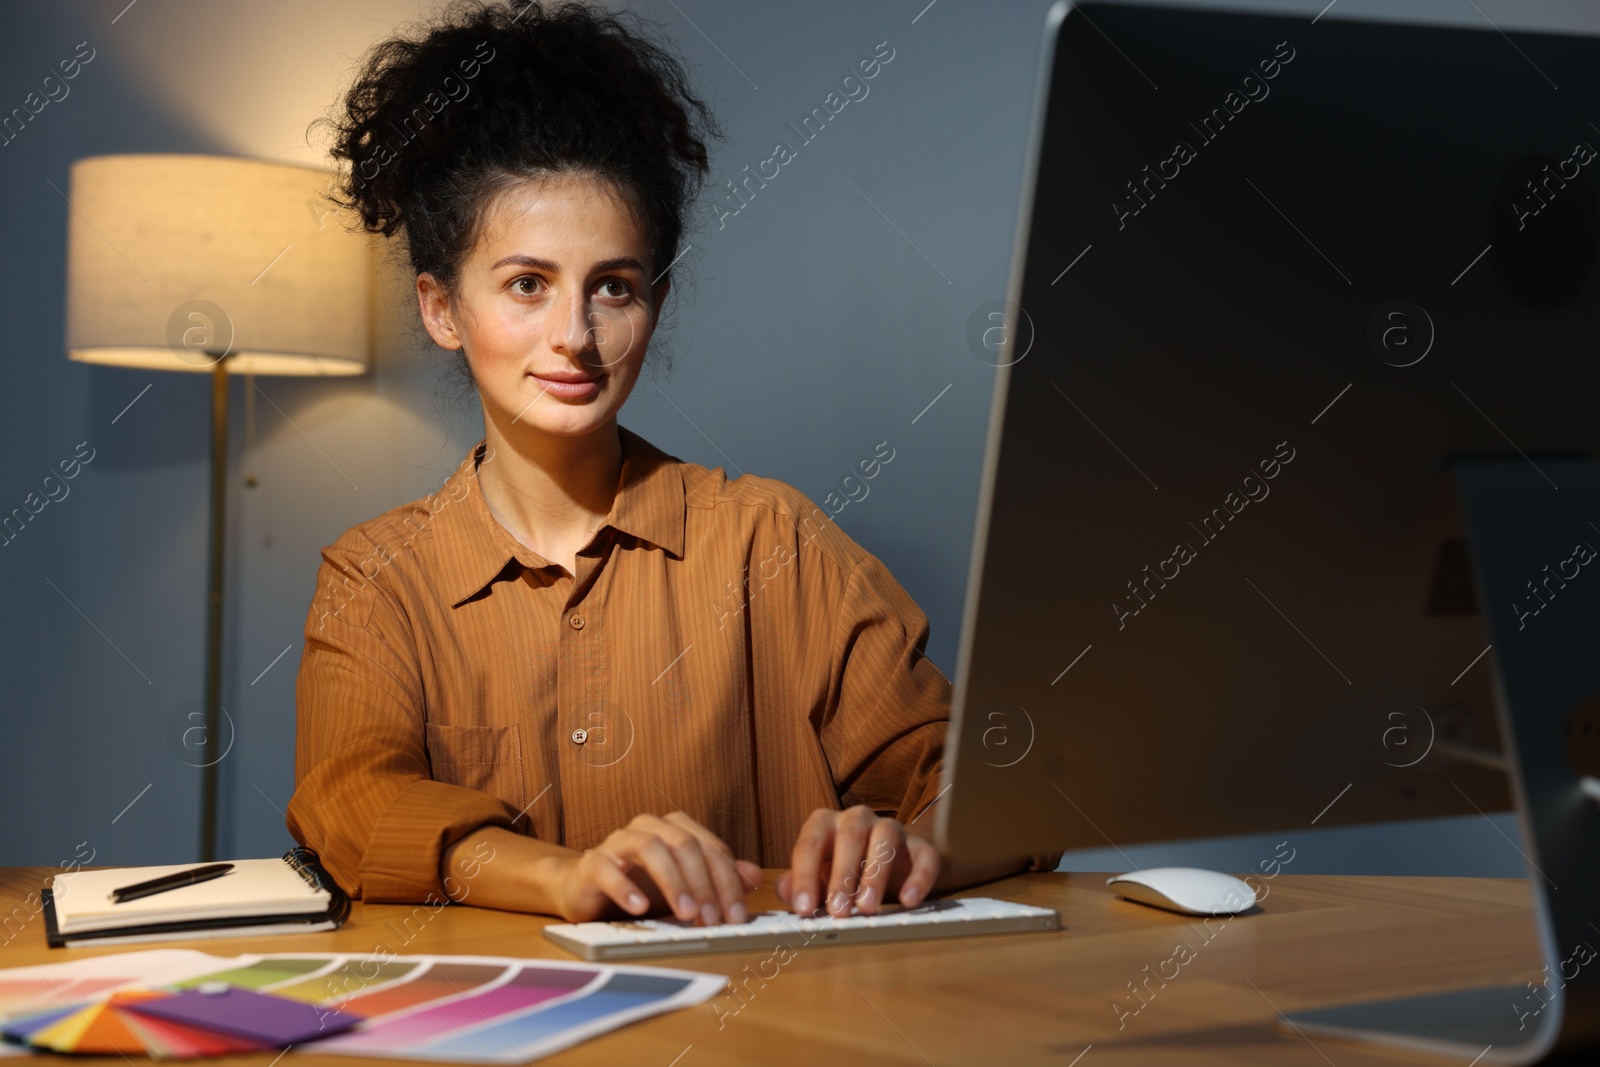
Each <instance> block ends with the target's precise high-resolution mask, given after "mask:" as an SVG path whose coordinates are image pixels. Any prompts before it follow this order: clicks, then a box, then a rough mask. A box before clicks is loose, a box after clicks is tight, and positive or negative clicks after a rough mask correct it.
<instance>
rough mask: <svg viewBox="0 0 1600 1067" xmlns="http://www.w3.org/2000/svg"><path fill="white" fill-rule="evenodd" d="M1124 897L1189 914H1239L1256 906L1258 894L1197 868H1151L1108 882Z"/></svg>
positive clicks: (1228, 877)
mask: <svg viewBox="0 0 1600 1067" xmlns="http://www.w3.org/2000/svg"><path fill="white" fill-rule="evenodd" d="M1106 885H1108V886H1110V887H1111V888H1112V889H1114V890H1116V891H1117V893H1118V894H1120V895H1121V896H1124V897H1127V898H1128V899H1129V900H1134V901H1138V902H1139V903H1140V904H1150V905H1152V906H1154V907H1157V908H1166V909H1167V910H1168V911H1180V912H1183V913H1185V914H1187V915H1236V914H1238V913H1239V912H1241V911H1248V910H1249V909H1250V908H1252V907H1254V906H1255V903H1256V891H1255V890H1254V889H1251V888H1250V886H1249V885H1248V884H1246V883H1245V882H1242V881H1240V880H1239V879H1237V878H1235V877H1234V876H1233V875H1231V874H1222V873H1220V872H1218V871H1203V870H1200V869H1199V868H1196V867H1148V868H1146V869H1144V870H1142V871H1134V872H1132V873H1131V874H1119V875H1117V876H1116V877H1114V878H1108V879H1106Z"/></svg>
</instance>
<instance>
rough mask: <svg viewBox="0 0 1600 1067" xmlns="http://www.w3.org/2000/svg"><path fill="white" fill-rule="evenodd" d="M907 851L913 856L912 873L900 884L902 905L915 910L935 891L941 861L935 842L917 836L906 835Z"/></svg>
mask: <svg viewBox="0 0 1600 1067" xmlns="http://www.w3.org/2000/svg"><path fill="white" fill-rule="evenodd" d="M906 851H907V852H909V853H910V854H911V873H910V874H908V875H906V878H905V881H903V882H901V883H900V903H902V904H904V905H905V906H906V907H908V908H914V907H916V906H917V905H918V904H921V903H922V902H923V900H924V899H925V898H926V897H927V895H928V893H929V892H930V891H931V890H932V889H933V882H934V879H936V878H938V877H939V866H940V863H941V860H940V858H939V850H938V849H937V848H935V847H934V845H933V842H932V841H929V840H927V839H926V838H923V837H918V836H916V835H915V834H907V835H906Z"/></svg>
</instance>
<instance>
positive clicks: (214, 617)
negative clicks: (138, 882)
mask: <svg viewBox="0 0 1600 1067" xmlns="http://www.w3.org/2000/svg"><path fill="white" fill-rule="evenodd" d="M227 491H228V356H227V354H226V353H224V354H223V355H221V356H218V357H217V361H216V362H215V363H213V364H212V365H211V549H210V577H209V579H208V581H207V585H208V588H207V603H206V696H205V701H206V704H205V715H206V762H205V766H204V767H202V768H201V771H200V773H201V776H202V777H201V786H200V860H201V862H202V863H206V862H210V861H211V860H214V859H216V858H217V857H216V849H217V763H218V762H219V759H218V758H216V757H215V753H216V746H217V743H218V738H219V736H220V734H221V730H222V722H221V720H222V548H223V537H224V534H225V532H226V525H227V520H228V506H227V505H228V501H227Z"/></svg>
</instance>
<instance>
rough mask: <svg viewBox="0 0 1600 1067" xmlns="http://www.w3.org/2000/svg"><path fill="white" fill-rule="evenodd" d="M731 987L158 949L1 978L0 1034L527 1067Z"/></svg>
mask: <svg viewBox="0 0 1600 1067" xmlns="http://www.w3.org/2000/svg"><path fill="white" fill-rule="evenodd" d="M725 984H726V978H725V977H724V976H723V975H716V974H702V973H698V972H694V971H680V970H671V969H667V968H660V967H635V966H616V965H612V964H602V963H574V962H568V961H564V960H525V959H514V958H510V957H501V956H393V955H389V954H388V953H384V954H383V955H382V956H381V957H380V956H378V955H377V954H373V955H369V956H356V955H349V954H342V953H294V954H282V955H251V956H234V957H222V956H212V955H210V954H208V953H204V952H196V951H192V950H184V949H161V950H153V951H145V952H128V953H122V954H118V955H114V956H99V957H95V958H93V959H88V960H78V961H73V962H70V963H63V964H45V965H42V966H38V967H18V968H12V969H9V970H0V1035H3V1036H4V1038H5V1039H6V1041H7V1042H8V1046H7V1048H8V1050H14V1051H23V1050H25V1049H36V1050H40V1051H44V1050H48V1051H54V1052H75V1053H80V1054H82V1053H87V1054H100V1055H111V1054H116V1053H122V1054H124V1055H151V1056H155V1057H159V1058H163V1059H193V1058H198V1057H204V1056H217V1055H226V1054H230V1053H235V1052H246V1051H254V1050H259V1049H268V1048H282V1047H287V1048H290V1049H291V1050H300V1049H308V1050H312V1051H315V1052H318V1053H334V1054H343V1055H350V1056H367V1057H400V1058H407V1059H423V1060H443V1061H451V1062H457V1063H526V1062H528V1061H530V1060H534V1059H538V1058H540V1057H542V1056H546V1055H549V1054H550V1053H553V1052H556V1051H558V1050H560V1049H564V1048H568V1047H570V1046H572V1045H575V1044H577V1043H578V1042H580V1041H585V1040H587V1039H589V1038H591V1037H596V1036H598V1035H600V1034H604V1033H606V1032H608V1031H610V1030H614V1029H616V1028H618V1027H620V1026H624V1025H626V1024H628V1023H630V1022H633V1021H635V1020H637V1019H642V1018H646V1017H648V1016H651V1015H657V1014H660V1013H662V1012H667V1011H672V1010H674V1009H676V1008H680V1007H686V1006H688V1005H691V1004H698V1003H702V1002H704V1001H706V1000H709V999H710V998H711V997H713V996H715V995H716V994H718V993H720V992H721V991H722V990H723V987H724V986H725ZM292 1054H293V1051H291V1055H292Z"/></svg>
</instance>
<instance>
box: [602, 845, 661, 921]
mask: <svg viewBox="0 0 1600 1067" xmlns="http://www.w3.org/2000/svg"><path fill="white" fill-rule="evenodd" d="M593 874H594V884H595V885H596V886H598V887H599V889H600V891H601V892H602V893H604V894H605V895H606V896H607V897H610V898H611V899H612V900H613V901H615V902H616V904H617V906H618V907H619V908H621V909H622V910H623V911H625V912H627V913H628V914H629V915H643V914H644V913H645V911H646V909H648V908H649V907H650V901H648V900H647V899H645V895H644V894H643V893H642V892H640V891H639V886H638V885H637V884H636V883H635V882H634V880H633V879H632V878H629V877H628V875H627V873H626V872H625V871H624V870H623V862H622V861H621V860H619V859H618V858H617V857H615V856H613V855H611V854H610V853H606V852H602V853H600V854H599V855H598V857H597V858H596V859H595V860H594V871H593Z"/></svg>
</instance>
